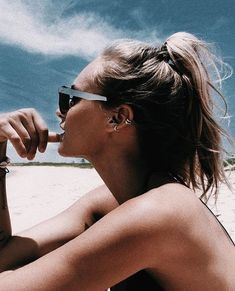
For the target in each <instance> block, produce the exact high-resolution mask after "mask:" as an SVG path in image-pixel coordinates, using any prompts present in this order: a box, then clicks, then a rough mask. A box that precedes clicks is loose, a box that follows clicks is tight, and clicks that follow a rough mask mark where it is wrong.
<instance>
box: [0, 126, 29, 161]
mask: <svg viewBox="0 0 235 291" xmlns="http://www.w3.org/2000/svg"><path fill="white" fill-rule="evenodd" d="M1 135H3V136H4V137H5V138H6V140H10V142H11V143H12V145H13V146H14V148H15V150H16V152H17V153H18V155H19V156H20V157H22V158H25V157H26V155H27V149H26V147H25V145H24V143H23V142H22V139H21V137H20V136H19V134H18V133H17V132H16V131H15V129H14V128H13V127H12V126H11V125H10V124H9V123H8V124H6V125H5V126H2V127H1Z"/></svg>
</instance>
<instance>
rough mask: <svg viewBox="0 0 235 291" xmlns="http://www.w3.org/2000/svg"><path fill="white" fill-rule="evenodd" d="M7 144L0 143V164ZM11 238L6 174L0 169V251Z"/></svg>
mask: <svg viewBox="0 0 235 291" xmlns="http://www.w3.org/2000/svg"><path fill="white" fill-rule="evenodd" d="M6 148H7V142H6V141H5V142H1V143H0V163H1V162H2V161H3V160H5V158H6ZM10 236H11V222H10V216H9V211H8V206H7V196H6V172H5V169H4V168H0V250H1V248H2V247H3V246H4V245H5V244H6V242H7V240H8V239H9V237H10Z"/></svg>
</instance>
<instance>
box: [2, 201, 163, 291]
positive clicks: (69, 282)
mask: <svg viewBox="0 0 235 291" xmlns="http://www.w3.org/2000/svg"><path fill="white" fill-rule="evenodd" d="M153 209H154V206H153V205H152V203H142V201H141V202H140V203H139V202H136V199H135V200H133V201H128V202H126V203H124V204H122V205H121V206H119V207H118V208H116V209H115V210H113V211H112V212H110V213H109V214H107V215H106V216H104V217H103V218H102V219H100V220H99V221H98V222H97V223H95V224H94V225H93V226H91V227H90V228H89V229H88V230H86V231H85V232H83V233H82V234H81V235H80V236H78V237H77V238H75V239H73V240H71V241H70V242H68V243H67V244H65V245H64V246H62V247H60V248H58V249H57V250H55V251H53V252H51V253H49V254H47V255H46V256H44V257H42V258H40V259H38V260H37V261H35V262H33V263H31V264H29V265H27V266H25V267H23V268H20V269H18V270H16V271H14V272H12V273H10V274H9V275H7V276H6V277H4V278H3V279H2V280H1V290H14V288H16V287H17V290H32V289H33V290H83V291H88V290H89V291H90V290H92V291H96V290H97V291H100V290H105V289H107V288H109V287H111V286H113V285H115V284H117V283H118V282H119V281H122V280H124V279H125V278H127V277H129V276H130V275H132V274H134V273H136V272H137V271H139V270H141V269H145V268H148V267H151V266H152V265H154V264H155V263H156V253H158V246H157V244H156V241H157V238H158V236H159V233H161V231H159V232H158V230H160V229H161V225H162V222H161V220H162V219H164V218H163V217H162V216H161V215H160V217H161V219H160V220H159V219H158V218H157V219H156V217H157V215H155V217H153V215H152V214H151V213H153ZM154 213H155V209H154Z"/></svg>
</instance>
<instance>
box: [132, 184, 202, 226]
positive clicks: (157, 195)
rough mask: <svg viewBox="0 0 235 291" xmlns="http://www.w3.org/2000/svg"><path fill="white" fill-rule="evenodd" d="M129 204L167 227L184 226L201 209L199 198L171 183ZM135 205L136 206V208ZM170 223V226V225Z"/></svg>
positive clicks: (181, 186)
mask: <svg viewBox="0 0 235 291" xmlns="http://www.w3.org/2000/svg"><path fill="white" fill-rule="evenodd" d="M132 200H133V201H130V202H129V204H130V205H131V204H133V207H135V208H138V212H139V213H142V212H143V214H147V213H148V217H151V220H152V221H154V222H155V223H156V221H158V223H157V224H155V226H156V227H157V226H159V225H162V226H163V227H164V228H165V227H168V228H169V227H171V226H172V225H174V227H175V226H176V225H178V226H179V227H181V226H182V223H184V227H185V223H188V222H189V218H192V217H195V214H196V213H198V211H200V209H201V205H200V202H199V199H198V197H197V196H196V195H195V194H194V192H193V191H192V190H190V189H188V188H187V187H185V186H183V185H180V184H177V183H170V184H165V185H164V186H161V187H158V188H154V189H151V190H150V191H148V192H146V193H144V194H142V195H140V196H138V197H136V198H134V199H132ZM134 205H135V206H134ZM169 223H170V224H169Z"/></svg>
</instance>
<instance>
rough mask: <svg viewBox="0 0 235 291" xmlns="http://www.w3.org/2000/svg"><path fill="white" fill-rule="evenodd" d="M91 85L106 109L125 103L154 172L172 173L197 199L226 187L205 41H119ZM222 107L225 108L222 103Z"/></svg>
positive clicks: (215, 73)
mask: <svg viewBox="0 0 235 291" xmlns="http://www.w3.org/2000/svg"><path fill="white" fill-rule="evenodd" d="M101 58H102V60H103V66H101V67H100V68H99V71H98V72H97V73H96V75H95V77H94V80H93V81H94V82H95V83H96V85H97V86H98V87H99V88H100V89H101V91H102V94H104V95H105V96H107V97H108V102H107V105H106V104H105V105H106V106H108V107H115V106H118V105H120V104H122V103H125V104H129V105H130V106H131V107H132V108H133V111H134V121H135V124H136V127H137V129H138V133H139V143H140V147H141V148H142V153H143V156H144V157H145V158H146V161H148V163H149V165H150V166H151V168H152V170H155V171H162V170H164V171H166V172H168V173H171V174H174V175H175V176H177V177H179V178H180V179H182V180H183V181H184V183H185V184H186V185H188V186H189V187H192V188H193V189H194V190H195V189H197V188H199V189H202V191H203V194H202V195H201V198H204V199H205V200H206V199H207V198H208V197H209V194H211V193H214V194H216V193H217V189H218V185H219V182H222V181H223V182H227V180H226V177H225V173H224V168H223V149H222V145H221V136H222V135H225V136H226V133H225V131H224V130H223V129H222V128H221V127H220V126H219V124H218V122H217V121H216V119H215V117H214V100H213V97H212V95H213V94H212V93H213V92H215V93H217V94H219V95H220V96H222V95H221V94H220V93H219V89H217V87H218V86H217V85H218V84H220V83H221V80H222V78H221V77H220V74H219V69H218V65H221V64H223V62H222V61H221V60H220V59H219V58H217V57H215V55H213V54H212V53H211V51H210V50H209V49H208V46H207V45H206V44H205V42H203V41H201V40H199V39H198V38H196V37H195V36H194V35H192V34H189V33H185V32H179V33H175V34H173V35H172V36H170V37H169V38H168V39H167V40H166V42H165V43H164V44H163V45H162V46H158V47H155V46H152V45H149V44H146V43H142V42H137V41H132V40H122V41H118V42H116V43H114V44H112V45H111V46H109V47H108V48H106V49H105V50H104V52H103V53H102V55H101ZM225 104H226V103H225Z"/></svg>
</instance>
